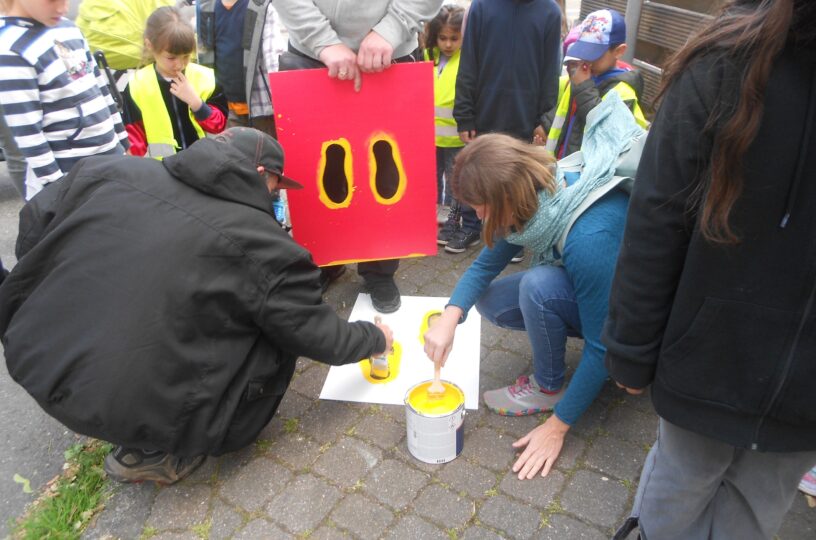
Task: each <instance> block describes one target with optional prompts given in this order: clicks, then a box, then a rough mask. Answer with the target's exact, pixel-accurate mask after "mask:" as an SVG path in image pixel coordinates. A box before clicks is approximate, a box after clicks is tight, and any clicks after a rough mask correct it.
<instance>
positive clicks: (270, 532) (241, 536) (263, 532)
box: [233, 519, 292, 540]
mask: <svg viewBox="0 0 816 540" xmlns="http://www.w3.org/2000/svg"><path fill="white" fill-rule="evenodd" d="M233 538H234V540H258V539H259V538H264V539H265V540H286V539H289V538H292V537H291V536H290V535H289V534H287V533H285V532H283V531H282V530H280V529H279V528H278V527H277V526H275V525H274V524H272V523H269V522H268V521H266V520H265V519H253V520H252V521H250V522H249V523H247V524H246V527H244V528H243V529H241V530H240V531H238V534H236V535H235V536H234V537H233Z"/></svg>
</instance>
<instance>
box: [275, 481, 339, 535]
mask: <svg viewBox="0 0 816 540" xmlns="http://www.w3.org/2000/svg"><path fill="white" fill-rule="evenodd" d="M340 497H341V493H340V491H339V490H338V489H337V488H335V487H333V486H331V485H329V484H328V483H327V482H326V481H325V480H321V479H320V478H317V477H315V476H313V475H311V474H304V475H301V476H298V477H297V478H295V480H294V481H293V482H291V483H290V484H289V485H288V486H287V487H286V489H285V490H283V491H282V492H281V493H279V494H278V495H277V496H276V497H275V498H274V499H272V501H271V502H270V503H269V504H268V505H266V513H267V515H269V516H270V517H271V518H272V519H273V520H274V521H276V522H277V523H280V524H281V525H283V526H284V527H286V529H288V530H289V531H291V532H294V533H296V534H302V533H305V532H307V531H311V530H314V529H315V528H316V527H317V524H318V523H320V521H321V520H322V519H323V518H324V517H326V514H328V513H329V512H330V511H331V509H332V508H333V507H334V505H335V503H336V502H337V501H338V500H339V499H340Z"/></svg>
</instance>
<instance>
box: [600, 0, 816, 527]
mask: <svg viewBox="0 0 816 540" xmlns="http://www.w3.org/2000/svg"><path fill="white" fill-rule="evenodd" d="M815 4H816V3H813V2H809V1H806V0H775V1H773V2H771V1H768V0H762V1H760V0H732V1H731V2H729V3H728V4H727V5H726V6H725V8H724V11H723V12H722V13H721V14H720V15H719V16H718V17H716V18H715V19H714V20H713V21H712V22H711V24H710V25H709V26H708V27H707V28H705V29H704V30H703V31H702V32H701V33H700V34H699V35H698V36H697V37H696V38H694V39H693V40H692V41H690V42H689V43H688V44H687V45H686V47H684V49H683V50H681V51H680V52H679V53H678V55H677V56H676V58H675V59H674V60H673V62H672V63H671V64H670V65H669V66H668V68H667V76H666V79H665V80H666V85H667V86H666V87H665V92H664V96H665V97H664V99H663V103H662V105H661V107H660V109H659V111H658V114H657V117H656V119H655V122H654V125H653V126H652V129H651V133H650V135H649V139H648V142H647V143H646V147H645V149H644V152H643V157H642V160H641V162H640V168H639V170H638V180H637V182H636V184H635V187H634V191H633V193H632V197H631V202H630V205H629V214H628V221H627V224H626V231H625V235H624V239H623V244H622V249H621V252H620V258H619V260H618V265H617V269H616V275H615V279H614V282H613V284H612V293H611V297H610V301H609V316H608V318H607V322H606V326H605V329H604V334H603V338H602V339H603V342H604V344H605V345H606V347H607V355H606V364H607V367H608V369H609V373H610V375H611V376H612V377H613V378H614V379H615V380H616V381H617V382H618V384H619V385H620V386H622V387H625V388H627V389H628V391H629V392H630V393H637V392H640V391H642V389H644V388H646V387H648V386H650V385H651V396H652V401H653V403H654V406H655V409H656V410H657V413H658V414H659V416H660V425H659V432H658V438H657V442H656V443H655V445H654V446H653V447H652V449H651V451H650V452H649V456H648V457H647V460H646V463H645V465H644V467H643V473H642V475H641V479H640V484H639V487H638V496H637V497H636V499H635V507H634V510H633V512H632V518H630V520H628V521H627V523H626V524H625V525H624V527H623V528H622V529H621V531H619V536H618V537H619V538H623V537H625V535H626V534H628V532H630V530H631V529H633V528H634V527H635V526H636V525H637V523H638V520H639V525H640V534H641V537H643V538H648V539H661V540H663V539H675V538H678V539H680V538H684V539H685V538H740V539H752V538H771V537H773V536H774V533H775V532H776V530H777V529H778V528H779V526H780V524H781V521H782V519H783V517H784V514H785V512H786V511H787V509H788V508H789V507H790V505H791V503H792V501H793V497H794V494H795V492H796V486H797V484H798V482H799V479H800V478H801V477H802V475H803V474H804V473H805V472H806V471H807V470H808V469H810V468H811V467H812V466H813V464H814V463H816V407H814V399H813V396H814V394H813V381H814V380H816V309H815V308H816V306H815V305H814V302H815V301H816V234H814V232H816V212H813V207H814V205H816V182H813V181H812V179H813V171H814V170H816V136H814V134H813V129H814V126H815V125H816V31H814V27H813V20H815V19H814V17H816V5H815ZM667 509H668V510H667Z"/></svg>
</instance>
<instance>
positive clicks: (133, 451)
mask: <svg viewBox="0 0 816 540" xmlns="http://www.w3.org/2000/svg"><path fill="white" fill-rule="evenodd" d="M205 458H206V456H195V457H191V458H181V457H177V456H173V455H170V454H168V453H167V452H147V451H145V450H140V449H138V448H124V447H122V446H117V447H116V448H114V449H113V451H112V452H111V453H110V454H108V455H107V457H105V472H106V473H108V476H110V477H111V478H113V479H114V480H116V481H117V482H135V483H139V482H144V481H145V480H151V481H153V482H156V483H158V484H162V485H165V486H169V485H170V484H175V483H176V482H178V481H179V480H181V479H183V478H185V477H187V476H189V475H190V474H191V473H192V472H193V471H194V470H196V469H197V468H198V466H199V465H201V464H202V463H204V459H205Z"/></svg>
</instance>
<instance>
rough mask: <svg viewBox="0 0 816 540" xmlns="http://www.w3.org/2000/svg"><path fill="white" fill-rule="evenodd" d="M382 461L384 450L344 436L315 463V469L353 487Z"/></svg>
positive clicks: (342, 485)
mask: <svg viewBox="0 0 816 540" xmlns="http://www.w3.org/2000/svg"><path fill="white" fill-rule="evenodd" d="M381 461H382V451H381V450H380V449H379V448H377V447H375V446H371V445H369V444H367V443H364V442H363V441H361V440H358V439H354V438H351V437H343V438H341V439H340V440H339V441H338V442H337V443H336V444H334V445H333V446H332V447H331V448H329V449H328V450H326V451H325V452H324V453H323V455H322V456H320V457H319V458H318V459H317V461H316V462H315V464H314V471H315V472H317V473H319V474H322V475H323V476H325V477H326V478H328V479H330V480H332V481H334V482H335V483H337V484H339V485H340V487H345V488H348V487H352V486H354V484H356V483H357V482H358V481H359V480H360V479H361V478H363V477H364V476H365V475H366V474H367V473H368V471H370V470H371V469H373V468H374V467H376V466H377V465H378V464H379V463H380V462H381Z"/></svg>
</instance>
